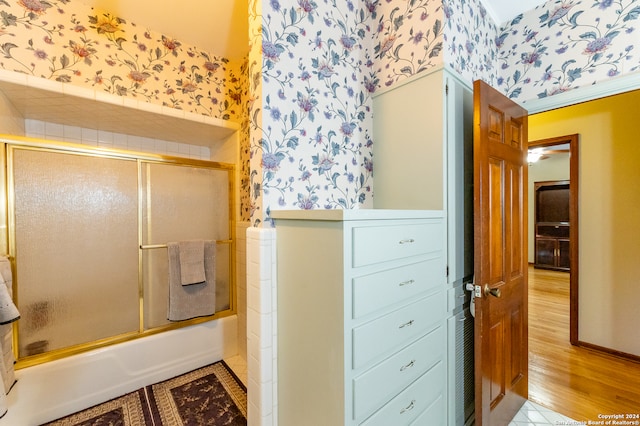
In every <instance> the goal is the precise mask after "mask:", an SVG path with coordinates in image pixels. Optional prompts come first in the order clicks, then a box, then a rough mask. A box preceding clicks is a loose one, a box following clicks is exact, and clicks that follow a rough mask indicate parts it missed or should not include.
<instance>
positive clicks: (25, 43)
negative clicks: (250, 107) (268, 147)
mask: <svg viewBox="0 0 640 426" xmlns="http://www.w3.org/2000/svg"><path fill="white" fill-rule="evenodd" d="M0 49H1V51H2V54H3V59H2V61H1V62H0V66H1V67H2V68H4V69H7V70H12V71H16V72H21V73H26V74H29V75H33V76H37V77H42V78H46V79H50V80H55V81H59V82H63V83H72V84H75V85H79V86H89V87H93V88H97V89H102V90H103V91H105V92H108V93H111V94H115V95H119V96H130V97H136V98H142V99H144V100H146V101H148V102H152V103H161V104H162V105H165V106H169V107H172V108H177V109H182V110H186V111H189V112H193V113H197V114H202V115H207V116H212V117H216V118H220V119H223V120H236V121H240V116H241V114H242V110H241V109H242V108H241V107H242V97H243V96H244V93H245V92H246V88H245V80H246V79H244V78H243V77H242V76H241V74H240V66H241V64H235V63H230V61H229V60H227V59H226V58H222V57H216V56H214V55H212V54H210V53H207V52H204V51H201V50H199V49H197V48H196V47H193V46H187V45H183V43H181V42H180V41H179V40H176V39H172V38H169V37H166V36H164V35H161V34H158V33H155V32H153V31H150V30H142V29H139V28H138V27H137V26H136V25H135V24H134V23H131V22H127V21H126V20H124V19H122V18H120V17H117V16H114V15H112V14H110V13H106V12H105V13H96V12H94V11H93V10H92V9H90V8H88V7H86V6H83V5H81V4H78V3H77V2H73V3H72V2H71V1H70V0H17V1H12V2H9V1H7V0H0Z"/></svg>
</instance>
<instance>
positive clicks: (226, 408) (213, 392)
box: [43, 361, 247, 426]
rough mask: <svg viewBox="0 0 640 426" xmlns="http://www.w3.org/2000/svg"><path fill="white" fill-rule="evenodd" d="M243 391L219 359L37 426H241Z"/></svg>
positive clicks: (244, 402) (244, 411)
mask: <svg viewBox="0 0 640 426" xmlns="http://www.w3.org/2000/svg"><path fill="white" fill-rule="evenodd" d="M246 424H247V389H246V387H245V386H244V385H243V384H242V382H241V381H240V380H239V379H238V377H237V376H236V375H235V374H234V373H233V372H232V371H231V369H230V368H229V366H228V365H227V364H226V363H225V362H224V361H218V362H216V363H214V364H211V365H208V366H206V367H202V368H199V369H197V370H194V371H191V372H189V373H185V374H182V375H180V376H178V377H174V378H173V379H169V380H165V381H164V382H160V383H156V384H154V385H149V386H147V387H145V388H142V389H139V390H137V391H135V392H131V393H129V394H126V395H124V396H121V397H119V398H115V399H113V400H111V401H108V402H105V403H103V404H100V405H96V406H95V407H91V408H88V409H86V410H84V411H80V412H78V413H75V414H71V415H69V416H67V417H63V418H61V419H58V420H55V421H53V422H50V423H46V424H45V425H43V426H106V425H111V426H204V425H209V426H219V425H229V426H246Z"/></svg>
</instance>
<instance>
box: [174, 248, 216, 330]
mask: <svg viewBox="0 0 640 426" xmlns="http://www.w3.org/2000/svg"><path fill="white" fill-rule="evenodd" d="M167 251H168V254H169V307H168V312H167V318H168V319H169V321H183V320H187V319H191V318H197V317H205V316H209V315H213V314H214V313H215V310H216V309H215V306H216V260H215V259H216V257H215V255H216V242H215V241H205V242H204V272H205V280H204V282H201V283H199V284H191V285H186V286H183V285H182V280H181V275H180V249H179V244H178V243H169V244H167Z"/></svg>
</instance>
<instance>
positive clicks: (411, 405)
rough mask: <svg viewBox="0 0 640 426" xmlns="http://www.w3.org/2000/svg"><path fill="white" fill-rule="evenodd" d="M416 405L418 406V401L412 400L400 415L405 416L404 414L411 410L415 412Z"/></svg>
mask: <svg viewBox="0 0 640 426" xmlns="http://www.w3.org/2000/svg"><path fill="white" fill-rule="evenodd" d="M415 405H416V400H415V399H412V400H411V404H409V405H407V406H406V407H404V408H403V409H402V410H400V414H404V413H406V412H407V411H411V410H413V407H415Z"/></svg>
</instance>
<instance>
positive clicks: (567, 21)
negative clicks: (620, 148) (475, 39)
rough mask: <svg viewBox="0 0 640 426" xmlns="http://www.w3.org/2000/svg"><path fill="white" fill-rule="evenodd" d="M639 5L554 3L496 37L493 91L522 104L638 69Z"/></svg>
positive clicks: (601, 0) (606, 0)
mask: <svg viewBox="0 0 640 426" xmlns="http://www.w3.org/2000/svg"><path fill="white" fill-rule="evenodd" d="M639 17H640V2H638V1H636V0H588V1H586V0H555V1H548V2H547V3H545V4H543V5H542V6H538V7H537V8H536V9H534V10H533V11H531V12H527V13H526V14H524V15H519V16H517V17H515V18H514V19H513V20H512V21H511V22H509V23H507V25H505V27H504V28H503V29H501V31H500V32H499V34H498V37H497V38H496V46H497V49H498V67H499V68H500V76H499V78H498V80H497V82H496V84H497V87H498V88H499V89H500V90H501V91H502V92H504V93H505V94H506V95H507V96H509V97H510V98H513V99H517V100H520V101H523V102H525V101H526V100H528V99H535V98H544V97H547V96H551V95H554V94H557V93H562V92H565V91H567V90H570V89H573V88H576V87H580V86H586V85H591V84H594V83H596V82H598V81H603V80H607V79H609V78H613V77H616V76H619V75H622V74H627V73H632V72H636V71H638V70H639V67H640V61H639V56H638V52H636V49H637V47H638V45H639V44H640V32H639V31H638V25H639V21H638V18H639Z"/></svg>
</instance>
